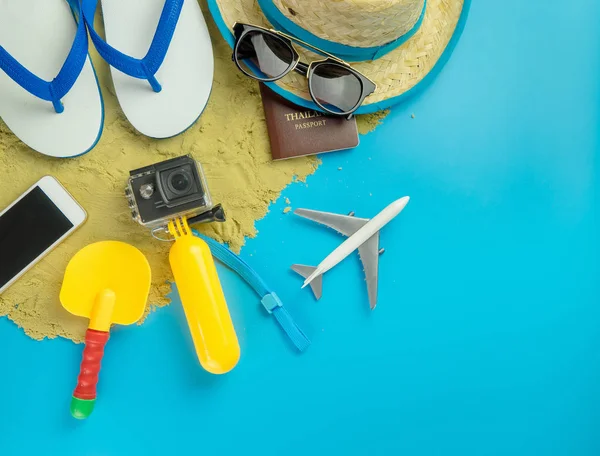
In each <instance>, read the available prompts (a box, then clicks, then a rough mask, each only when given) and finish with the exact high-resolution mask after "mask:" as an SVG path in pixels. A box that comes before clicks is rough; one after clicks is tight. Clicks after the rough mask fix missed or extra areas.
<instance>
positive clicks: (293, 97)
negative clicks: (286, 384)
mask: <svg viewBox="0 0 600 456" xmlns="http://www.w3.org/2000/svg"><path fill="white" fill-rule="evenodd" d="M469 4H470V0H208V6H209V9H210V11H211V13H212V15H213V18H214V19H215V22H216V24H217V26H218V28H219V30H220V31H221V33H222V34H223V37H224V38H225V39H226V40H227V42H228V43H229V44H230V45H231V46H232V47H233V45H234V43H235V38H234V36H233V25H234V24H235V23H236V22H245V23H249V24H253V25H259V26H263V27H268V28H274V29H277V30H281V31H283V32H286V33H288V34H291V35H294V36H296V37H297V38H299V39H300V40H302V41H305V42H307V43H309V44H311V45H313V46H316V47H318V48H320V49H322V50H324V51H327V52H329V53H331V54H334V55H337V56H338V57H340V58H342V59H344V60H346V61H348V62H352V63H351V65H352V67H353V68H355V69H356V70H358V71H359V72H361V73H362V74H364V75H365V76H367V77H368V78H369V79H371V80H372V81H374V82H375V83H376V84H377V90H376V91H375V92H374V93H373V94H371V95H370V96H369V97H367V98H366V100H365V101H364V103H363V105H362V106H361V107H360V108H359V109H358V111H357V113H366V112H374V111H378V110H380V109H384V108H387V107H389V106H391V105H393V104H395V103H398V102H400V101H402V100H403V99H404V98H405V97H406V96H408V95H409V94H412V93H414V90H413V89H415V88H416V87H417V85H419V87H422V86H424V85H426V84H424V83H425V82H428V81H431V80H432V79H433V78H434V77H435V75H436V74H437V73H438V72H439V70H440V69H441V66H442V65H443V63H445V61H446V60H447V59H448V57H449V56H450V53H451V52H452V50H453V48H454V45H455V44H456V42H457V40H458V37H459V35H460V32H461V31H462V29H463V27H464V23H465V21H466V16H467V12H468V9H469ZM294 47H295V48H296V50H297V51H298V53H299V54H300V59H301V60H302V61H305V62H310V61H312V60H319V59H322V56H320V55H317V54H314V53H313V52H311V51H309V50H307V49H306V48H304V47H302V46H300V45H297V44H296V43H294ZM268 85H269V86H270V87H271V88H272V89H274V90H275V91H276V92H278V93H279V94H280V95H282V96H284V97H285V98H287V99H288V100H290V101H292V102H294V103H296V104H299V105H302V106H306V107H308V108H316V105H315V104H314V103H313V102H312V99H311V97H310V94H309V92H308V84H307V80H306V78H305V77H304V76H301V75H299V74H297V73H295V72H292V73H290V74H288V75H286V76H285V77H283V78H282V79H281V80H279V81H276V82H274V83H268Z"/></svg>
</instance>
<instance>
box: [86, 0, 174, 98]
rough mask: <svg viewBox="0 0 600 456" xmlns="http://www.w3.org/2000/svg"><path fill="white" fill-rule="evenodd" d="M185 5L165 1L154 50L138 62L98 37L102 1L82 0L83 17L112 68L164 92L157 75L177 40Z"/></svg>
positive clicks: (97, 48)
mask: <svg viewBox="0 0 600 456" xmlns="http://www.w3.org/2000/svg"><path fill="white" fill-rule="evenodd" d="M183 1H184V0H165V6H164V7H163V10H162V12H161V14H160V19H159V21H158V26H157V27H156V32H155V34H154V38H153V39H152V44H150V49H148V52H147V54H146V56H145V57H144V58H142V59H135V58H133V57H130V56H128V55H126V54H123V53H122V52H121V51H118V50H117V49H115V48H113V47H112V46H110V45H109V44H108V43H107V42H106V41H104V40H103V39H102V38H101V37H100V35H98V34H97V33H96V30H95V29H94V16H95V15H96V6H97V5H98V0H82V6H83V17H84V19H85V23H86V24H87V27H88V29H89V31H90V36H91V37H92V41H93V43H94V46H95V47H96V50H97V51H98V54H100V55H101V56H102V58H103V59H104V60H106V62H107V63H108V64H109V65H111V66H113V67H115V68H116V69H117V70H120V71H122V72H123V73H125V74H127V75H129V76H132V77H134V78H137V79H146V80H148V82H149V83H150V86H151V87H152V90H154V91H155V92H160V91H161V89H162V87H161V85H160V84H159V82H158V81H157V80H156V76H155V75H156V73H157V71H158V70H159V69H160V66H161V65H162V63H163V61H164V60H165V57H166V55H167V51H168V50H169V45H170V44H171V40H172V39H173V34H174V33H175V28H176V27H177V21H178V20H179V15H180V14H181V8H182V7H183ZM140 8H143V6H140ZM130 33H135V30H132V31H131V32H130Z"/></svg>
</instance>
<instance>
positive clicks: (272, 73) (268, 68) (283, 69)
mask: <svg viewBox="0 0 600 456" xmlns="http://www.w3.org/2000/svg"><path fill="white" fill-rule="evenodd" d="M236 58H237V61H238V63H239V64H240V66H241V67H242V71H244V73H246V74H247V75H248V76H250V77H253V78H256V79H259V80H264V79H276V78H280V77H282V76H283V75H284V74H286V73H287V72H288V71H289V70H290V68H291V67H292V65H293V64H294V54H293V52H292V48H291V47H290V46H289V44H288V43H286V42H285V41H284V40H282V39H281V38H279V37H277V36H274V35H271V34H269V33H262V32H259V31H251V32H248V33H247V34H246V35H244V36H243V37H242V39H241V41H240V42H239V43H238V46H237V54H236Z"/></svg>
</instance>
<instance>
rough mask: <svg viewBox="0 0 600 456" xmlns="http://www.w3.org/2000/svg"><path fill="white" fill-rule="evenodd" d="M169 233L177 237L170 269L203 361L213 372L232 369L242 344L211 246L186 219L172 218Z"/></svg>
mask: <svg viewBox="0 0 600 456" xmlns="http://www.w3.org/2000/svg"><path fill="white" fill-rule="evenodd" d="M169 232H170V233H171V235H173V236H174V237H175V243H174V244H173V246H172V247H171V251H170V253H169V261H170V263H171V270H172V271H173V275H174V277H175V282H176V284H177V289H178V291H179V296H180V297H181V302H182V304H183V309H184V311H185V316H186V319H187V322H188V325H189V328H190V332H191V333H192V339H193V341H194V346H195V348H196V354H197V355H198V359H199V361H200V364H201V365H202V367H203V368H204V369H206V370H207V371H208V372H211V373H213V374H224V373H226V372H229V371H230V370H231V369H233V368H234V367H235V365H236V364H237V363H238V360H239V359H240V346H239V343H238V339H237V335H236V333H235V329H234V327H233V322H232V321H231V316H230V315H229V309H228V308H227V303H226V301H225V295H224V294H223V289H222V288H221V282H220V281H219V276H218V275H217V268H216V267H215V262H214V260H213V257H212V254H211V253H210V248H209V247H208V244H206V242H204V241H203V240H202V239H200V238H198V237H196V236H194V235H193V234H192V231H191V230H190V227H189V226H188V224H187V221H186V220H185V219H182V218H178V219H176V220H174V221H171V222H170V223H169Z"/></svg>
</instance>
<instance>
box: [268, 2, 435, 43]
mask: <svg viewBox="0 0 600 456" xmlns="http://www.w3.org/2000/svg"><path fill="white" fill-rule="evenodd" d="M424 1H425V0H273V4H274V5H275V6H276V7H277V9H279V11H281V12H282V14H284V15H285V16H286V17H288V18H289V19H290V20H292V21H293V22H295V23H296V24H297V25H298V26H300V27H302V28H303V29H304V30H307V31H309V32H310V33H312V34H313V35H316V36H318V37H319V38H323V39H325V40H329V41H333V42H335V43H341V44H346V45H348V46H353V47H373V46H382V45H384V44H386V43H389V42H390V41H394V40H396V39H398V38H400V37H401V36H402V35H404V34H406V33H407V32H409V31H410V30H411V29H412V28H413V27H414V25H415V24H416V23H417V21H418V20H419V17H420V16H421V12H422V11H423V4H424Z"/></svg>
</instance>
